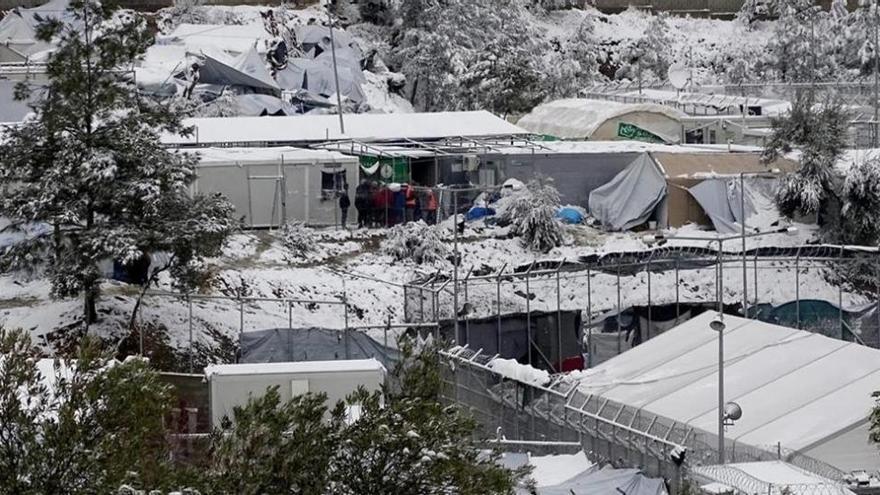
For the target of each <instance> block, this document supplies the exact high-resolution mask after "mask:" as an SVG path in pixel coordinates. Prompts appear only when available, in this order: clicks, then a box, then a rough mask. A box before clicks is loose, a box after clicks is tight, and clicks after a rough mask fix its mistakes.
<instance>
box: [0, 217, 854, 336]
mask: <svg viewBox="0 0 880 495" xmlns="http://www.w3.org/2000/svg"><path fill="white" fill-rule="evenodd" d="M678 232H679V233H683V234H687V235H689V236H705V237H706V238H707V239H711V238H712V237H714V235H715V234H714V232H709V231H702V230H699V229H697V228H696V227H693V226H688V227H684V228H682V229H679V230H678ZM495 233H496V232H495V230H494V229H493V228H489V227H485V226H481V224H480V223H477V224H474V225H472V226H471V228H468V230H467V231H466V232H465V233H464V235H463V236H462V237H461V239H460V242H459V249H460V252H461V255H462V260H463V262H462V267H461V269H460V270H459V276H460V277H461V278H464V277H465V275H466V273H467V272H468V271H470V270H471V268H473V269H474V270H475V271H480V272H483V273H493V272H496V271H498V270H499V269H501V268H502V267H503V266H506V267H507V268H506V272H508V273H509V272H510V271H511V270H512V269H513V268H514V267H519V266H523V265H527V264H528V263H530V262H532V261H534V260H538V261H540V260H556V261H561V260H562V259H568V260H570V261H573V260H577V259H578V257H579V256H585V255H590V254H602V253H611V252H622V251H641V250H645V249H648V246H646V245H645V244H644V242H643V241H642V237H641V234H634V233H615V234H604V233H601V232H599V231H596V230H594V229H592V228H590V227H586V226H578V227H573V228H570V231H569V237H570V240H569V243H568V245H565V246H562V247H559V248H556V249H554V250H552V251H551V252H549V253H547V254H543V255H536V254H535V253H533V252H531V251H528V250H527V249H525V248H523V247H522V246H521V245H520V242H519V239H517V238H513V239H508V238H496V237H494V235H495ZM673 233H675V232H673V231H671V232H670V234H673ZM384 234H385V232H384V231H383V230H356V231H352V232H349V231H342V230H333V229H326V230H318V231H316V237H317V238H318V239H319V242H318V245H317V248H316V249H315V250H314V251H313V252H312V253H309V254H308V255H307V256H305V257H294V256H292V255H291V253H289V252H287V250H286V249H285V248H284V247H283V245H282V244H281V243H280V241H279V240H278V239H277V236H276V235H275V233H269V232H261V233H243V234H239V235H236V236H234V237H233V238H232V239H231V240H230V242H229V243H228V245H227V247H226V249H225V251H224V255H223V256H221V257H220V258H218V259H216V260H213V261H212V263H213V265H214V271H215V274H216V275H215V279H214V282H213V284H212V286H211V287H210V288H208V289H206V290H205V291H204V292H205V294H203V295H208V296H215V297H222V298H211V299H205V298H194V299H193V302H192V315H193V325H192V330H193V339H194V341H195V342H197V343H200V344H202V345H203V346H207V347H216V346H219V345H221V344H222V343H223V342H229V341H232V342H235V341H237V340H238V334H239V332H240V331H241V330H242V329H243V330H244V331H253V330H262V329H267V328H278V327H287V325H288V319H290V322H291V323H292V325H293V326H294V327H300V328H309V327H321V328H336V329H342V328H345V325H346V317H347V319H348V324H349V325H350V326H351V327H359V326H369V325H372V326H376V327H377V328H374V329H371V330H369V333H371V334H372V335H373V336H374V337H376V338H378V339H379V340H382V339H383V338H384V332H383V329H382V328H381V326H382V325H385V324H387V323H388V321H389V320H390V321H391V322H392V323H395V324H396V323H402V322H403V321H404V284H406V283H408V282H410V281H412V280H414V279H417V278H423V277H425V276H426V275H428V274H430V273H435V272H437V271H438V270H439V271H440V272H441V273H443V274H446V275H450V276H451V274H452V268H453V267H452V264H451V262H450V261H449V260H443V261H441V262H438V263H437V264H435V265H416V264H414V263H412V262H401V261H396V260H394V259H393V258H392V257H391V256H388V255H386V254H383V253H382V252H381V249H380V248H379V246H380V244H381V242H382V239H383V237H384ZM446 235H447V237H446V241H445V242H446V243H447V244H449V247H450V249H451V244H452V242H451V241H452V239H451V233H450V232H448V231H447V234H446ZM812 236H813V232H812V230H811V229H809V228H802V229H801V230H800V231H799V233H798V236H794V237H792V236H787V235H771V236H766V237H762V238H756V239H749V241H748V242H749V247H754V246H758V245H762V246H770V245H776V246H791V245H798V244H801V243H803V242H805V241H807V240H809V239H811V238H812ZM670 243H681V244H685V241H670ZM710 243H711V241H708V240H707V242H705V243H703V242H698V241H688V242H687V243H686V244H687V245H693V246H703V247H706V246H709V244H710ZM648 277H649V274H648V273H647V272H644V271H642V272H640V273H637V274H635V275H631V274H626V273H624V274H622V276H621V277H620V307H621V308H624V309H626V308H628V307H630V306H632V305H645V304H647V302H648ZM650 279H651V282H650V286H651V302H652V303H653V304H666V303H674V302H675V300H676V291H675V285H676V284H675V275H674V272H672V271H668V272H653V273H651V274H650ZM794 279H795V273H794V269H793V266H792V265H791V264H790V263H788V264H785V265H782V264H778V265H775V266H774V265H773V264H762V265H761V266H760V271H759V274H758V281H757V283H758V292H757V298H756V297H755V296H756V294H755V292H754V284H755V279H754V271H753V269H752V267H751V265H750V267H749V270H748V280H749V298H750V301H751V302H752V303H754V302H755V301H756V299H757V302H761V303H772V304H781V303H785V302H789V301H791V300H793V299H794V298H795V284H794ZM617 283H618V281H617V276H616V274H610V273H597V272H595V271H593V272H592V273H590V280H589V283H587V272H585V271H577V272H563V273H562V274H561V275H560V277H559V285H560V306H561V308H562V309H563V310H585V309H587V308H588V307H589V308H590V309H591V310H592V314H593V315H596V316H598V315H601V314H602V313H603V312H608V311H614V310H615V309H616V308H617V305H618V299H617V297H618V285H617ZM526 285H527V284H526V281H525V280H523V279H515V280H509V279H507V280H504V281H503V283H502V285H501V301H500V304H501V310H502V311H503V312H514V311H524V310H525V309H526V298H525V294H526V293H527V292H526V289H527V287H526ZM678 285H679V294H680V300H681V301H682V302H705V301H714V300H715V270H714V268H713V267H706V268H704V269H698V270H682V271H681V272H680V273H679V284H678ZM49 289H50V288H49V284H48V282H47V281H46V280H45V279H42V278H39V277H33V278H29V277H27V276H25V275H23V274H7V275H3V276H2V277H0V294H2V296H0V325H2V326H5V327H8V328H12V327H21V328H25V329H28V330H29V331H30V332H31V333H32V335H33V336H34V337H35V341H36V342H37V343H39V344H44V343H46V342H47V339H48V341H51V342H55V337H59V336H63V335H64V334H66V332H64V331H63V330H64V329H66V328H69V327H78V326H79V322H80V321H81V314H80V313H81V307H82V305H81V301H80V300H78V299H61V300H56V299H52V298H51V297H50V293H49ZM528 290H529V291H530V292H531V294H532V299H531V301H529V307H530V309H531V310H551V311H552V310H556V301H557V298H556V277H555V276H553V275H547V276H544V277H539V278H533V279H532V280H530V281H529V282H528ZM163 291H170V281H169V280H163V281H162V283H161V284H160V287H158V288H157V289H156V292H163ZM460 292H461V294H462V295H461V296H460V297H461V300H460V304H463V301H464V300H465V299H464V297H465V296H464V287H463V286H462V287H461V291H460ZM137 294H138V291H137V287H134V286H129V285H127V284H123V283H120V282H113V281H110V282H106V283H105V284H104V286H103V295H102V297H101V300H100V302H99V305H98V312H99V314H100V316H101V321H100V322H99V323H98V324H97V325H95V326H94V327H93V328H92V329H91V330H92V331H93V332H97V333H98V334H100V335H103V336H105V337H107V338H108V339H110V340H111V341H116V340H118V339H121V338H124V337H125V336H127V335H128V334H129V331H128V325H129V319H130V317H131V312H132V309H133V307H134V304H135V300H136V297H137ZM239 296H242V297H245V298H266V299H301V300H316V301H338V300H341V298H342V297H343V296H344V297H346V298H347V301H348V311H347V314H346V312H344V311H343V309H342V307H341V306H340V305H338V304H318V303H315V304H309V303H295V304H291V305H290V306H289V307H288V305H287V304H286V303H284V302H283V301H280V300H279V301H274V300H265V301H250V300H249V301H245V303H244V304H243V305H242V304H241V303H240V302H239V301H238V300H237V299H236V298H237V297H239ZM800 296H801V297H802V298H823V299H827V300H829V301H836V300H837V297H838V288H837V287H836V286H834V285H833V284H831V283H830V282H828V280H826V275H825V273H824V271H823V270H821V269H817V268H814V269H809V270H804V269H803V267H802V273H801V275H800ZM426 297H427V296H426ZM723 297H724V299H725V301H727V302H729V303H734V302H738V301H740V300H741V298H742V269H741V265H740V264H739V263H737V262H733V263H732V264H728V266H727V267H726V268H725V271H724V294H723ZM466 300H467V301H468V302H469V303H470V304H471V305H472V306H473V312H472V313H471V316H472V317H479V316H488V315H492V314H495V312H496V311H497V302H496V284H495V282H494V281H492V280H470V281H469V282H468V284H467V299H466ZM438 301H439V305H440V311H439V313H440V315H441V316H445V317H449V316H450V315H451V312H452V287H451V286H450V285H447V286H446V288H445V289H444V290H443V291H442V292H441V293H440V295H439V296H438ZM843 302H844V306H857V305H860V304H863V303H865V302H867V299H866V298H865V297H863V296H860V295H857V294H850V293H844V294H843ZM429 304H430V303H429ZM242 310H243V311H242ZM189 311H190V308H189V305H188V304H187V303H186V301H185V300H183V299H182V298H179V297H169V296H160V295H149V296H147V297H146V298H145V300H144V303H143V306H142V308H141V310H140V314H139V321H140V322H141V323H142V324H148V325H149V326H151V327H153V328H164V329H167V338H168V344H169V345H171V346H172V347H175V348H178V349H186V348H187V347H188V346H189V335H190V334H189V332H190V325H189ZM242 315H243V317H242ZM394 335H395V334H393V333H392V334H391V336H390V337H389V340H391V341H392V342H393V339H394ZM227 339H228V340H227Z"/></svg>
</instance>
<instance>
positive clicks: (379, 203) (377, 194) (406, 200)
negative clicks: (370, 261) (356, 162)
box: [339, 180, 438, 228]
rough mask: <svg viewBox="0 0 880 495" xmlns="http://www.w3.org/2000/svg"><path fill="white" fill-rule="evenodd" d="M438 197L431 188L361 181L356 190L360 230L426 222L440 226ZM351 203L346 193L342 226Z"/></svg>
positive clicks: (355, 204) (341, 208)
mask: <svg viewBox="0 0 880 495" xmlns="http://www.w3.org/2000/svg"><path fill="white" fill-rule="evenodd" d="M437 205H438V202H437V196H436V195H435V194H434V191H433V190H432V189H431V188H426V187H418V186H416V185H415V184H384V185H381V184H379V183H376V182H372V181H368V180H362V181H361V183H360V184H358V186H357V188H356V189H355V194H354V207H355V209H356V210H357V214H358V219H357V220H358V228H365V227H390V226H392V225H397V224H400V223H404V222H418V221H419V220H424V221H425V222H426V223H428V224H430V225H433V224H435V223H437ZM350 207H351V199H350V198H349V196H348V193H346V192H343V193H342V195H341V196H340V197H339V209H340V210H341V212H342V215H341V217H342V226H343V227H345V225H346V221H347V220H348V209H349V208H350Z"/></svg>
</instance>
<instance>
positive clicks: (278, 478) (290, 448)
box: [206, 386, 343, 495]
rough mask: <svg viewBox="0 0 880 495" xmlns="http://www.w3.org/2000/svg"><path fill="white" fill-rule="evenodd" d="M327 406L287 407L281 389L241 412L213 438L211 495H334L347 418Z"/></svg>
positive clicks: (301, 403) (308, 399) (298, 402)
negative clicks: (336, 463)
mask: <svg viewBox="0 0 880 495" xmlns="http://www.w3.org/2000/svg"><path fill="white" fill-rule="evenodd" d="M325 401H326V397H325V396H323V395H315V394H306V395H301V396H298V397H294V398H293V399H291V400H289V401H286V402H282V401H281V398H280V395H279V393H278V387H277V386H276V387H272V388H270V389H269V390H267V391H266V394H265V395H263V396H262V397H257V398H251V399H250V400H249V401H248V403H247V404H246V405H245V406H242V407H236V408H235V409H234V410H233V417H232V418H231V419H232V421H226V422H225V424H224V425H223V426H221V427H220V428H218V429H216V430H215V431H214V432H213V434H212V437H211V448H210V453H209V455H210V457H211V464H210V470H209V472H208V474H207V476H206V477H207V479H208V481H207V486H206V488H207V490H206V492H207V493H230V494H232V493H236V494H242V495H260V494H263V493H303V494H310V493H315V494H318V493H328V487H329V483H330V475H331V473H332V471H331V466H330V462H331V460H332V458H333V454H334V452H335V449H336V444H337V443H338V441H339V440H338V434H339V432H340V431H341V429H342V420H343V417H342V414H341V412H340V411H334V412H333V414H332V415H330V414H329V411H327V406H326V405H325ZM325 418H329V419H327V420H325Z"/></svg>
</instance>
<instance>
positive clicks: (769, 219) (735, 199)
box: [688, 177, 781, 234]
mask: <svg viewBox="0 0 880 495" xmlns="http://www.w3.org/2000/svg"><path fill="white" fill-rule="evenodd" d="M777 184H778V181H777V179H772V178H760V177H758V178H753V177H752V178H745V179H744V180H743V186H744V188H745V202H744V203H743V202H742V199H741V196H740V194H741V193H740V180H739V178H738V177H731V178H723V179H707V180H704V181H703V182H700V183H699V184H697V185H696V186H694V187H692V188H690V189H688V192H689V193H690V194H691V196H693V197H694V199H696V200H697V203H699V204H700V207H702V208H703V211H705V212H706V215H708V216H709V218H710V219H711V220H712V225H714V226H715V230H716V231H718V232H719V233H721V234H734V233H739V232H740V231H741V230H742V227H741V224H740V222H741V221H742V214H743V211H742V210H743V206H745V212H744V213H745V217H746V226H747V227H748V228H752V229H766V228H768V227H770V226H771V225H773V224H774V223H777V222H778V221H779V219H780V218H781V214H780V213H779V210H778V209H777V207H776V202H775V201H774V200H773V197H774V195H775V192H776V186H777Z"/></svg>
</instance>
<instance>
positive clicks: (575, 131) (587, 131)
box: [517, 98, 686, 143]
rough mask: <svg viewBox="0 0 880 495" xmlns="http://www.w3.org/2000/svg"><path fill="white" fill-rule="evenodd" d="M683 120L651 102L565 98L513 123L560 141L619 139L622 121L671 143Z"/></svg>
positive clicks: (683, 115)
mask: <svg viewBox="0 0 880 495" xmlns="http://www.w3.org/2000/svg"><path fill="white" fill-rule="evenodd" d="M684 117H686V115H685V114H684V113H682V112H679V111H678V110H676V109H674V108H671V107H666V106H663V105H657V104H653V103H644V104H625V103H617V102H613V101H607V100H590V99H581V98H568V99H562V100H555V101H551V102H547V103H543V104H541V105H538V106H537V107H535V108H534V109H532V111H531V112H530V113H528V114H527V115H525V116H524V117H523V118H521V119H520V120H519V122H518V123H517V124H518V125H520V126H522V127H524V128H525V129H528V130H530V131H532V132H534V133H536V134H547V135H550V136H556V137H559V138H564V139H619V138H621V137H623V136H620V135H619V134H618V125H619V124H620V123H622V122H625V123H627V124H631V125H634V126H638V127H639V128H642V129H645V130H647V131H648V132H650V133H651V134H653V135H655V136H656V137H657V138H659V139H661V140H663V141H665V142H667V143H675V142H678V141H680V138H681V136H680V135H681V119H682V118H684ZM627 139H631V137H627Z"/></svg>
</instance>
